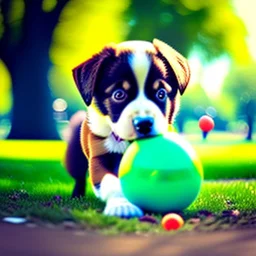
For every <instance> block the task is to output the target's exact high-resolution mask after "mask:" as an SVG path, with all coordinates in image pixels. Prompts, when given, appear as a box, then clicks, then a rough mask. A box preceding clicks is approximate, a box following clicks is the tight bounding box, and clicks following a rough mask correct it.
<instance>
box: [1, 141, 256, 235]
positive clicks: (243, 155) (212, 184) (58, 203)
mask: <svg viewBox="0 0 256 256" xmlns="http://www.w3.org/2000/svg"><path fill="white" fill-rule="evenodd" d="M191 142H192V143H193V145H194V147H195V149H196V151H197V152H198V154H199V156H200V158H201V160H202V163H203V165H204V170H205V177H206V178H207V179H206V181H205V182H204V183H203V186H202V190H201V193H200V195H199V197H198V198H197V200H196V201H195V202H194V203H193V204H192V205H191V206H190V207H189V208H188V209H186V210H185V211H183V212H181V213H180V214H181V215H182V216H183V217H184V219H185V220H186V224H185V226H184V228H183V229H182V230H190V229H198V230H215V229H226V228H236V227H244V226H249V227H251V226H254V227H255V226H256V181H255V180H254V179H251V180H243V179H242V178H255V176H256V170H255V169H256V168H255V167H256V157H255V149H256V144H255V143H245V142H242V141H241V142H238V141H232V142H230V141H229V142H228V143H224V142H222V143H220V141H216V140H214V141H212V140H211V139H209V141H208V142H202V141H199V140H196V141H195V140H194V139H191ZM65 147H66V144H65V143H64V142H61V141H59V142H56V141H47V142H45V141H42V142H38V141H0V217H5V216H24V217H26V218H28V219H29V220H31V221H33V222H36V223H39V225H43V224H42V223H46V222H51V223H63V221H67V220H68V221H71V222H72V223H74V225H75V227H76V228H79V229H93V230H98V231H100V232H104V233H108V234H117V233H120V232H121V233H131V232H132V233H134V232H136V233H159V232H164V231H163V229H162V228H161V225H159V224H157V225H152V224H150V223H145V222H143V223H142V222H139V221H138V219H132V220H123V219H119V218H115V217H107V216H104V215H103V214H101V212H102V210H103V207H104V204H103V203H102V202H100V201H99V200H97V199H96V198H95V197H94V196H93V195H92V192H91V189H90V187H88V188H87V192H88V193H87V198H81V199H73V200H71V199H70V194H71V191H72V188H73V180H72V179H71V178H70V177H69V175H68V174H67V172H66V170H65V168H64V166H63V162H62V160H63V155H64V151H65ZM209 178H210V179H219V180H215V181H210V180H208V179H209ZM224 178H236V179H233V180H225V181H224V180H223V179H224ZM238 178H239V179H238ZM220 179H221V180H220ZM56 196H57V197H56ZM58 196H60V197H58ZM85 209H86V211H85ZM232 210H238V211H239V212H240V214H239V215H238V216H234V215H233V212H232ZM202 211H203V212H202ZM223 211H228V212H223ZM208 212H210V214H209V213H208ZM206 215H209V216H208V217H207V216H206ZM153 217H154V218H155V219H156V220H157V221H158V222H159V221H160V220H161V216H160V215H153ZM58 225H62V224H58Z"/></svg>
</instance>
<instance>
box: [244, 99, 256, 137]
mask: <svg viewBox="0 0 256 256" xmlns="http://www.w3.org/2000/svg"><path fill="white" fill-rule="evenodd" d="M255 106H256V101H255V100H254V99H251V100H249V102H248V103H247V104H246V106H245V112H246V116H247V125H248V132H247V136H246V140H248V141H251V140H252V134H253V123H254V112H255V109H256V107H255Z"/></svg>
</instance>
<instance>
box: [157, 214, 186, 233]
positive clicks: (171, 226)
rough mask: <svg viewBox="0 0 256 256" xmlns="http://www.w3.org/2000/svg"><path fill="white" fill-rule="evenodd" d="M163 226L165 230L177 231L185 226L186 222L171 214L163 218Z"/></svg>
mask: <svg viewBox="0 0 256 256" xmlns="http://www.w3.org/2000/svg"><path fill="white" fill-rule="evenodd" d="M161 224H162V227H163V228H164V229H165V230H168V231H170V230H177V229H179V228H181V227H182V226H183V225H184V220H183V219H182V217H181V216H180V215H178V214H176V213H169V214H166V215H165V216H164V217H163V219H162V222H161Z"/></svg>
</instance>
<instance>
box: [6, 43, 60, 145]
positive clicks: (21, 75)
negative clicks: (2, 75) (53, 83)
mask: <svg viewBox="0 0 256 256" xmlns="http://www.w3.org/2000/svg"><path fill="white" fill-rule="evenodd" d="M35 48H36V47H35ZM38 50H39V49H33V48H25V49H23V51H22V52H20V53H19V55H18V56H17V62H18V63H17V64H16V65H14V67H11V68H10V73H11V77H12V84H13V88H12V95H13V102H14V104H13V109H12V126H11V131H10V134H9V136H8V139H33V140H55V139H59V138H60V137H59V134H58V132H57V128H56V123H55V120H54V118H53V109H52V97H51V93H50V89H49V87H48V81H47V74H48V69H49V64H50V62H49V59H48V58H49V57H48V50H49V49H42V47H41V48H40V51H38Z"/></svg>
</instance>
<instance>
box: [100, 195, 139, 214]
mask: <svg viewBox="0 0 256 256" xmlns="http://www.w3.org/2000/svg"><path fill="white" fill-rule="evenodd" d="M104 214H105V215H109V216H117V217H121V218H133V217H141V216H143V211H142V210H141V209H140V208H139V207H137V206H136V205H134V204H132V203H130V202H129V201H128V200H127V199H126V198H124V197H112V198H109V199H108V200H107V204H106V207H105V209H104Z"/></svg>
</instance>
